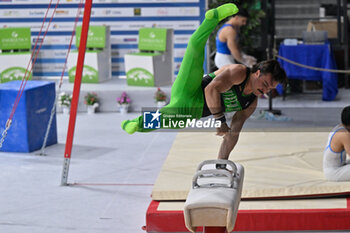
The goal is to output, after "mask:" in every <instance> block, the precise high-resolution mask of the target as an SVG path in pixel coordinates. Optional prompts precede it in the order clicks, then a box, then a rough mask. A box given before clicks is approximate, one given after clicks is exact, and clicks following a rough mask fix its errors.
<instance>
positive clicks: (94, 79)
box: [68, 65, 98, 83]
mask: <svg viewBox="0 0 350 233" xmlns="http://www.w3.org/2000/svg"><path fill="white" fill-rule="evenodd" d="M76 69H77V67H76V66H74V67H73V68H71V69H70V70H69V71H68V77H69V82H71V83H72V82H74V79H75V72H76ZM81 81H82V82H83V83H98V71H97V70H95V69H94V68H93V67H91V66H87V65H84V69H83V77H82V79H81Z"/></svg>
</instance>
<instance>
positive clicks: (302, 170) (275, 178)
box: [152, 130, 350, 201]
mask: <svg viewBox="0 0 350 233" xmlns="http://www.w3.org/2000/svg"><path fill="white" fill-rule="evenodd" d="M327 137H328V132H326V131H325V130H323V131H322V132H242V133H241V135H240V138H239V141H238V143H237V145H236V147H235V149H234V151H233V152H232V153H231V156H230V160H232V161H234V162H238V163H240V164H242V165H243V166H244V168H245V177H244V183H243V192H242V198H246V199H247V198H277V197H293V196H300V197H302V196H324V195H330V194H332V195H333V194H334V195H336V194H346V193H350V182H327V181H326V180H325V178H324V176H323V172H322V159H323V151H324V148H325V145H326V142H327ZM221 141H222V138H221V137H218V136H215V135H214V134H213V133H179V134H178V135H177V137H176V139H175V141H174V144H173V146H172V148H171V150H170V152H169V155H168V157H167V159H166V161H165V163H164V165H163V167H162V169H161V172H160V174H159V176H158V178H157V181H156V183H155V185H154V187H153V191H152V199H153V200H159V201H161V200H186V197H187V194H188V191H189V190H190V188H191V181H192V177H193V175H194V173H195V171H196V168H197V166H198V164H199V163H200V162H201V161H203V160H207V159H216V157H217V153H218V150H219V147H220V144H221Z"/></svg>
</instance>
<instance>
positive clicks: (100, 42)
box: [75, 26, 106, 49]
mask: <svg viewBox="0 0 350 233" xmlns="http://www.w3.org/2000/svg"><path fill="white" fill-rule="evenodd" d="M80 37H81V26H78V27H77V30H76V34H75V39H76V42H75V43H76V46H77V47H78V48H79V45H80ZM105 47H106V27H105V26H90V27H89V32H88V40H87V44H86V48H102V49H103V48H105Z"/></svg>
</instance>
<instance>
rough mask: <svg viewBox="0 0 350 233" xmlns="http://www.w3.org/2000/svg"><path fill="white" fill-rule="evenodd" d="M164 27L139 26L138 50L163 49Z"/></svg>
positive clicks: (164, 46)
mask: <svg viewBox="0 0 350 233" xmlns="http://www.w3.org/2000/svg"><path fill="white" fill-rule="evenodd" d="M166 32H167V30H166V29H165V28H141V29H140V30H139V50H150V51H165V50H166Z"/></svg>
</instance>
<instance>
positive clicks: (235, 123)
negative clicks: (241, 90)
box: [218, 99, 258, 159]
mask: <svg viewBox="0 0 350 233" xmlns="http://www.w3.org/2000/svg"><path fill="white" fill-rule="evenodd" d="M257 103H258V99H255V101H254V102H253V103H252V104H251V105H250V106H249V108H246V109H244V110H241V111H238V112H236V113H235V115H234V116H233V117H232V121H231V126H230V128H231V129H230V130H229V132H228V133H226V135H225V136H224V137H223V141H222V143H221V147H220V150H219V155H218V159H228V157H229V156H230V153H231V151H232V150H233V148H234V147H235V146H236V144H237V141H238V137H239V134H240V132H241V130H242V127H243V124H244V122H245V121H246V120H247V119H248V118H249V116H250V115H252V114H253V112H254V111H255V109H256V106H257Z"/></svg>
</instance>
